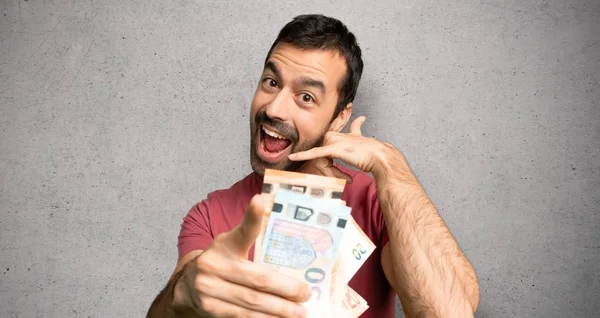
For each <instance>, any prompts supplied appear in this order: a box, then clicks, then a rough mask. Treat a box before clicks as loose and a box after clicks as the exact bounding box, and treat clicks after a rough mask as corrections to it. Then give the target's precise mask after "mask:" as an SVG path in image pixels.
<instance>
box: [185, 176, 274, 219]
mask: <svg viewBox="0 0 600 318" xmlns="http://www.w3.org/2000/svg"><path fill="white" fill-rule="evenodd" d="M261 188H262V179H261V178H260V176H258V175H256V174H255V173H251V174H249V175H247V176H246V177H245V178H243V179H242V180H239V181H238V182H236V183H234V184H233V185H232V186H231V187H229V188H227V189H219V190H215V191H212V192H210V193H208V194H207V196H206V198H205V199H204V200H202V201H200V202H198V203H197V204H196V206H195V208H196V207H198V208H204V209H208V210H215V209H216V210H222V209H223V208H224V207H225V206H229V205H231V204H235V203H237V202H240V201H244V202H245V201H249V200H250V199H251V198H252V196H253V195H254V194H256V193H260V191H261Z"/></svg>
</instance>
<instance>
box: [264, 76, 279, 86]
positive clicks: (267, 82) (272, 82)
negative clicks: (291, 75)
mask: <svg viewBox="0 0 600 318" xmlns="http://www.w3.org/2000/svg"><path fill="white" fill-rule="evenodd" d="M263 84H265V85H266V86H267V87H278V85H279V84H278V83H277V81H276V80H274V79H272V78H270V77H266V78H264V79H263Z"/></svg>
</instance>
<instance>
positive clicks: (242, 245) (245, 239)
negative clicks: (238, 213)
mask: <svg viewBox="0 0 600 318" xmlns="http://www.w3.org/2000/svg"><path fill="white" fill-rule="evenodd" d="M264 210H265V201H264V198H263V196H262V195H260V194H257V195H255V196H254V197H252V200H250V204H248V208H246V214H245V215H244V219H243V220H242V223H240V224H239V225H238V226H237V227H236V228H235V229H233V230H232V232H233V233H231V234H232V235H231V239H232V243H233V244H232V248H233V250H234V251H235V252H236V253H240V254H243V255H244V256H246V255H247V254H248V250H250V248H251V247H252V245H253V244H254V242H255V241H256V237H257V236H258V234H259V233H260V231H261V227H262V219H263V213H264Z"/></svg>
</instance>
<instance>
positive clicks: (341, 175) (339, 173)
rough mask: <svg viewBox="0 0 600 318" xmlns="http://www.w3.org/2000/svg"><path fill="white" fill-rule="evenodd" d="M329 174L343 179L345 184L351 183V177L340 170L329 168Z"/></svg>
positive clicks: (334, 167)
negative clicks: (331, 173)
mask: <svg viewBox="0 0 600 318" xmlns="http://www.w3.org/2000/svg"><path fill="white" fill-rule="evenodd" d="M331 172H333V176H334V177H336V178H338V179H344V180H346V182H347V183H352V176H351V175H349V174H347V173H345V172H344V171H342V170H340V169H339V168H338V167H336V166H332V167H331Z"/></svg>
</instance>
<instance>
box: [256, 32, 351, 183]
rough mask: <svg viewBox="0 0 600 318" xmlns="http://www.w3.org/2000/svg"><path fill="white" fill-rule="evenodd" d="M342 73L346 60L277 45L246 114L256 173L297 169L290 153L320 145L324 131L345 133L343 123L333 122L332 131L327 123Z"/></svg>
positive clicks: (330, 53)
mask: <svg viewBox="0 0 600 318" xmlns="http://www.w3.org/2000/svg"><path fill="white" fill-rule="evenodd" d="M345 72H346V63H345V60H344V58H343V57H342V56H340V55H339V54H336V53H334V52H332V51H323V50H318V49H315V50H303V49H299V48H297V47H294V46H293V45H291V44H287V43H279V44H277V45H276V46H275V48H274V49H273V51H272V52H271V55H270V56H269V59H268V60H267V63H266V64H265V68H264V70H263V74H262V76H261V79H260V81H259V83H258V87H257V88H256V92H255V94H254V99H253V100H252V107H251V109H250V130H251V136H252V137H251V138H252V140H251V149H250V156H251V164H252V169H253V170H254V171H255V172H256V173H258V174H259V175H263V174H264V170H265V169H277V170H297V169H298V168H300V166H302V164H303V162H293V161H290V160H289V159H288V155H289V154H290V153H293V152H300V151H304V150H308V149H310V148H313V147H315V146H320V145H321V143H322V141H323V136H324V135H325V133H326V132H327V131H328V130H333V129H335V130H340V129H341V128H343V125H344V124H345V121H344V122H343V124H342V125H340V123H339V120H337V119H336V121H334V122H333V126H335V127H332V121H331V119H332V116H333V113H334V111H335V107H336V104H337V102H338V96H339V95H338V84H339V83H340V81H341V80H342V78H343V76H344V74H345ZM344 115H346V113H344ZM338 117H340V116H338Z"/></svg>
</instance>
